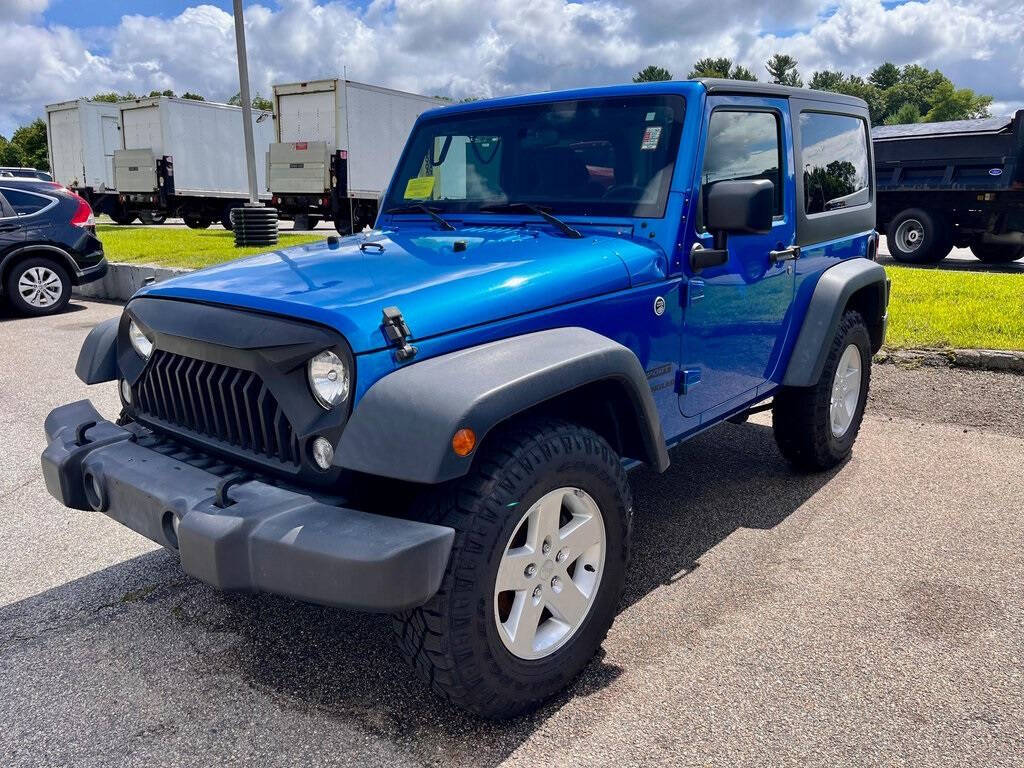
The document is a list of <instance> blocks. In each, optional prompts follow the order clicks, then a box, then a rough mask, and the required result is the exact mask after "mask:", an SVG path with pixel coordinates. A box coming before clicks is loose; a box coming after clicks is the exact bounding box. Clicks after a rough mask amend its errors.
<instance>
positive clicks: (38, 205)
mask: <svg viewBox="0 0 1024 768" xmlns="http://www.w3.org/2000/svg"><path fill="white" fill-rule="evenodd" d="M0 191H2V192H3V196H4V198H5V199H6V200H7V202H8V203H9V204H10V206H11V207H12V208H13V209H14V212H15V213H16V214H17V215H18V216H30V215H31V214H33V213H39V211H41V210H43V208H46V207H47V206H49V205H50V203H51V202H53V201H52V200H51V199H50V198H49V197H43V196H42V195H34V194H32V193H31V192H24V191H22V190H20V189H10V188H4V189H3V190H0Z"/></svg>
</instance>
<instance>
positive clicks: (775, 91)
mask: <svg viewBox="0 0 1024 768" xmlns="http://www.w3.org/2000/svg"><path fill="white" fill-rule="evenodd" d="M697 82H699V83H703V84H704V87H705V88H706V89H707V92H708V93H735V94H743V95H744V96H776V97H778V96H781V97H783V98H787V99H788V98H795V99H806V100H808V101H824V102H827V103H829V104H842V105H844V106H848V107H860V108H861V109H867V107H868V104H867V102H866V101H864V99H858V98H857V97H856V96H847V95H846V94H845V93H832V92H831V91H816V90H814V89H812V88H794V87H793V86H791V85H775V84H774V83H759V82H757V81H756V80H726V79H724V78H717V77H702V78H699V79H698V80H697Z"/></svg>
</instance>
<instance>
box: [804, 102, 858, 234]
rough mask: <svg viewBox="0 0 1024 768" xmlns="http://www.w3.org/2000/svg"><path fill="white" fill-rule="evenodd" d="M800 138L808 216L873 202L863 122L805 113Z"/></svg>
mask: <svg viewBox="0 0 1024 768" xmlns="http://www.w3.org/2000/svg"><path fill="white" fill-rule="evenodd" d="M800 137H801V144H802V145H803V157H802V164H803V174H804V212H805V213H807V215H811V214H815V213H823V212H825V211H836V210H841V209H843V208H849V207H850V206H854V205H864V204H865V203H868V202H870V183H871V181H870V178H871V177H870V175H869V174H870V169H869V167H868V137H867V128H866V126H865V125H864V121H863V120H861V119H860V118H858V117H851V116H849V115H830V114H826V113H824V112H804V113H802V114H801V115H800Z"/></svg>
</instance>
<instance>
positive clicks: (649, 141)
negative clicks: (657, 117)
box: [640, 125, 661, 150]
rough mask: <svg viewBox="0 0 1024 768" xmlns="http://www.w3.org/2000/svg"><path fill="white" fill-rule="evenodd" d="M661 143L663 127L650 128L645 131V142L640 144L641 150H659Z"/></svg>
mask: <svg viewBox="0 0 1024 768" xmlns="http://www.w3.org/2000/svg"><path fill="white" fill-rule="evenodd" d="M659 141H661V126H660V125H651V126H648V127H647V128H645V129H644V140H643V141H641V142H640V149H641V150H644V149H657V148H658V142H659Z"/></svg>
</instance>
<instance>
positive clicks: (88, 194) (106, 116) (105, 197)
mask: <svg viewBox="0 0 1024 768" xmlns="http://www.w3.org/2000/svg"><path fill="white" fill-rule="evenodd" d="M46 139H47V144H48V147H47V148H48V150H49V153H50V169H51V172H52V174H53V179H54V181H57V182H59V183H61V184H63V185H64V186H65V187H68V188H69V189H73V190H74V191H75V192H77V193H78V194H79V195H81V196H82V197H84V198H85V199H86V200H88V201H89V204H90V205H91V206H92V209H93V211H95V212H96V213H106V214H109V215H111V216H114V217H115V218H116V217H119V216H123V212H122V211H120V210H119V202H118V198H117V185H116V183H115V181H114V153H115V152H116V151H117V150H119V149H120V148H121V147H122V143H121V108H120V105H118V104H111V103H108V102H103V101H89V100H88V99H77V100H75V101H62V102H60V103H59V104H49V105H47V107H46ZM132 218H134V216H133V217H132ZM126 223H127V222H126Z"/></svg>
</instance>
